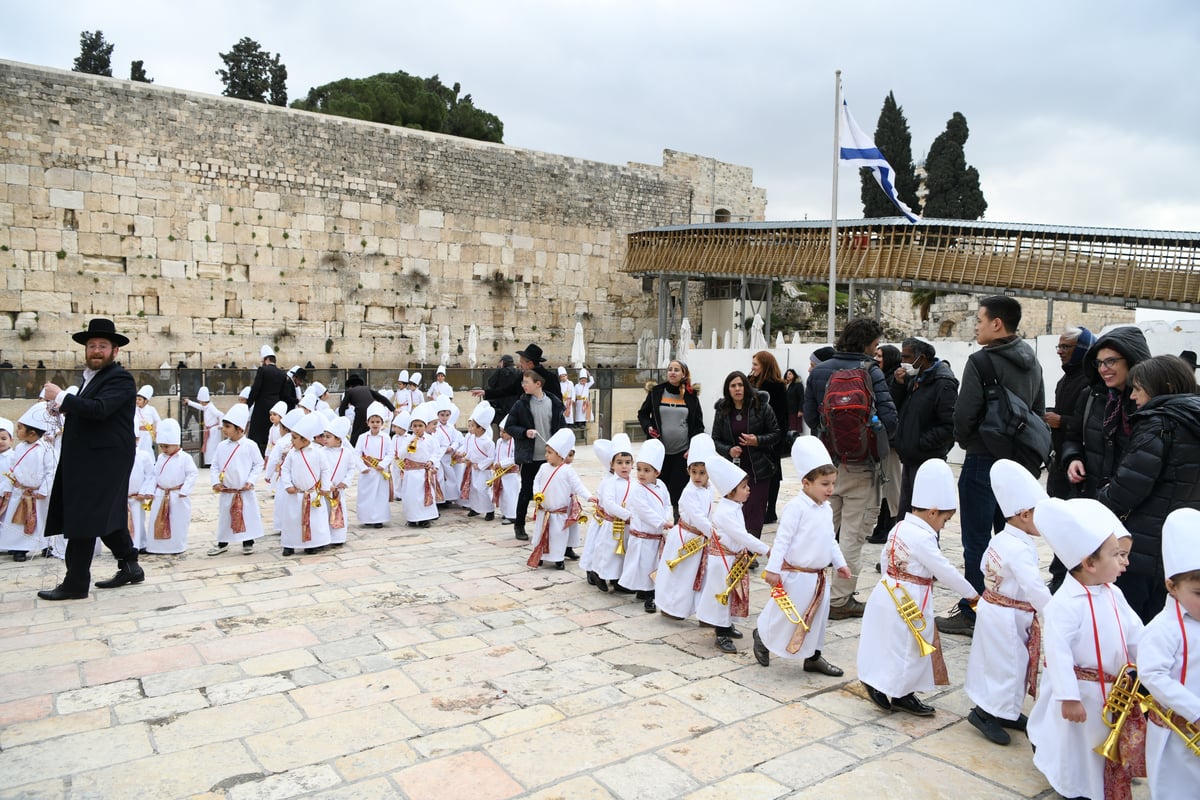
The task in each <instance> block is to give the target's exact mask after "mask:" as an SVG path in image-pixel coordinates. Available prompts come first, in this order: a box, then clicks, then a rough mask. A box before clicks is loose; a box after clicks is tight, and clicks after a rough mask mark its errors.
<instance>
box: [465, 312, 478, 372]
mask: <svg viewBox="0 0 1200 800" xmlns="http://www.w3.org/2000/svg"><path fill="white" fill-rule="evenodd" d="M478 361H479V329H478V328H476V327H475V323H474V322H472V323H471V329H470V330H469V331H468V332H467V363H468V364H470V365H471V369H475V365H476V364H477V363H478Z"/></svg>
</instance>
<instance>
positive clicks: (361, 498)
mask: <svg viewBox="0 0 1200 800" xmlns="http://www.w3.org/2000/svg"><path fill="white" fill-rule="evenodd" d="M386 417H387V407H386V406H384V405H383V403H380V402H378V401H376V402H373V403H371V405H370V406H368V407H367V432H366V433H364V434H362V435H361V436H359V437H358V443H357V444H355V445H354V452H355V453H356V454H357V455H358V498H357V499H358V503H357V508H356V509H355V513H356V514H357V515H358V524H359V525H363V526H365V527H368V528H382V527H383V524H384V523H385V522H391V521H392V506H391V502H392V498H393V496H394V495H393V494H392V473H391V471H390V469H391V465H392V460H391V459H392V452H391V450H392V438H391V437H390V436H389V435H388V434H387V432H386V431H385V430H384V429H383V425H384V419H385V418H386Z"/></svg>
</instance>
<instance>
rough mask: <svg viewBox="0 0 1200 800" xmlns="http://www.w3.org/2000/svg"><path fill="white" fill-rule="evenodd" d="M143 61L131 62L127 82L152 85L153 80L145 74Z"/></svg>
mask: <svg viewBox="0 0 1200 800" xmlns="http://www.w3.org/2000/svg"><path fill="white" fill-rule="evenodd" d="M145 63H146V62H144V61H132V62H130V64H129V80H131V81H137V82H138V83H154V78H151V77H150V76H149V75H147V74H146V66H145Z"/></svg>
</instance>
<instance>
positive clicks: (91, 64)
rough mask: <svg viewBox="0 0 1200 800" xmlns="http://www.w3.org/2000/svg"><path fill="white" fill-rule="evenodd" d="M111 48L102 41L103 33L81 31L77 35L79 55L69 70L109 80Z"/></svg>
mask: <svg viewBox="0 0 1200 800" xmlns="http://www.w3.org/2000/svg"><path fill="white" fill-rule="evenodd" d="M113 47H115V45H112V44H109V43H108V42H106V41H104V31H83V32H82V33H80V34H79V55H78V56H77V57H76V58H75V64H74V66H72V67H71V70H72V71H73V72H86V73H87V74H89V75H104V76H106V77H109V78H111V77H112V52H113Z"/></svg>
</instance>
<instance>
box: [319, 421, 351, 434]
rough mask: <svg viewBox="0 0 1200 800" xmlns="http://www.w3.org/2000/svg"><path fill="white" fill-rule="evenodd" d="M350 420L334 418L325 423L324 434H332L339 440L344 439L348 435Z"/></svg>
mask: <svg viewBox="0 0 1200 800" xmlns="http://www.w3.org/2000/svg"><path fill="white" fill-rule="evenodd" d="M350 428H351V423H350V418H349V417H334V418H333V419H332V420H330V421H329V422H326V423H325V432H326V433H332V434H333V435H334V436H336V437H337V438H339V439H343V440H344V439H345V438H346V437H347V436H349V435H350Z"/></svg>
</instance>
